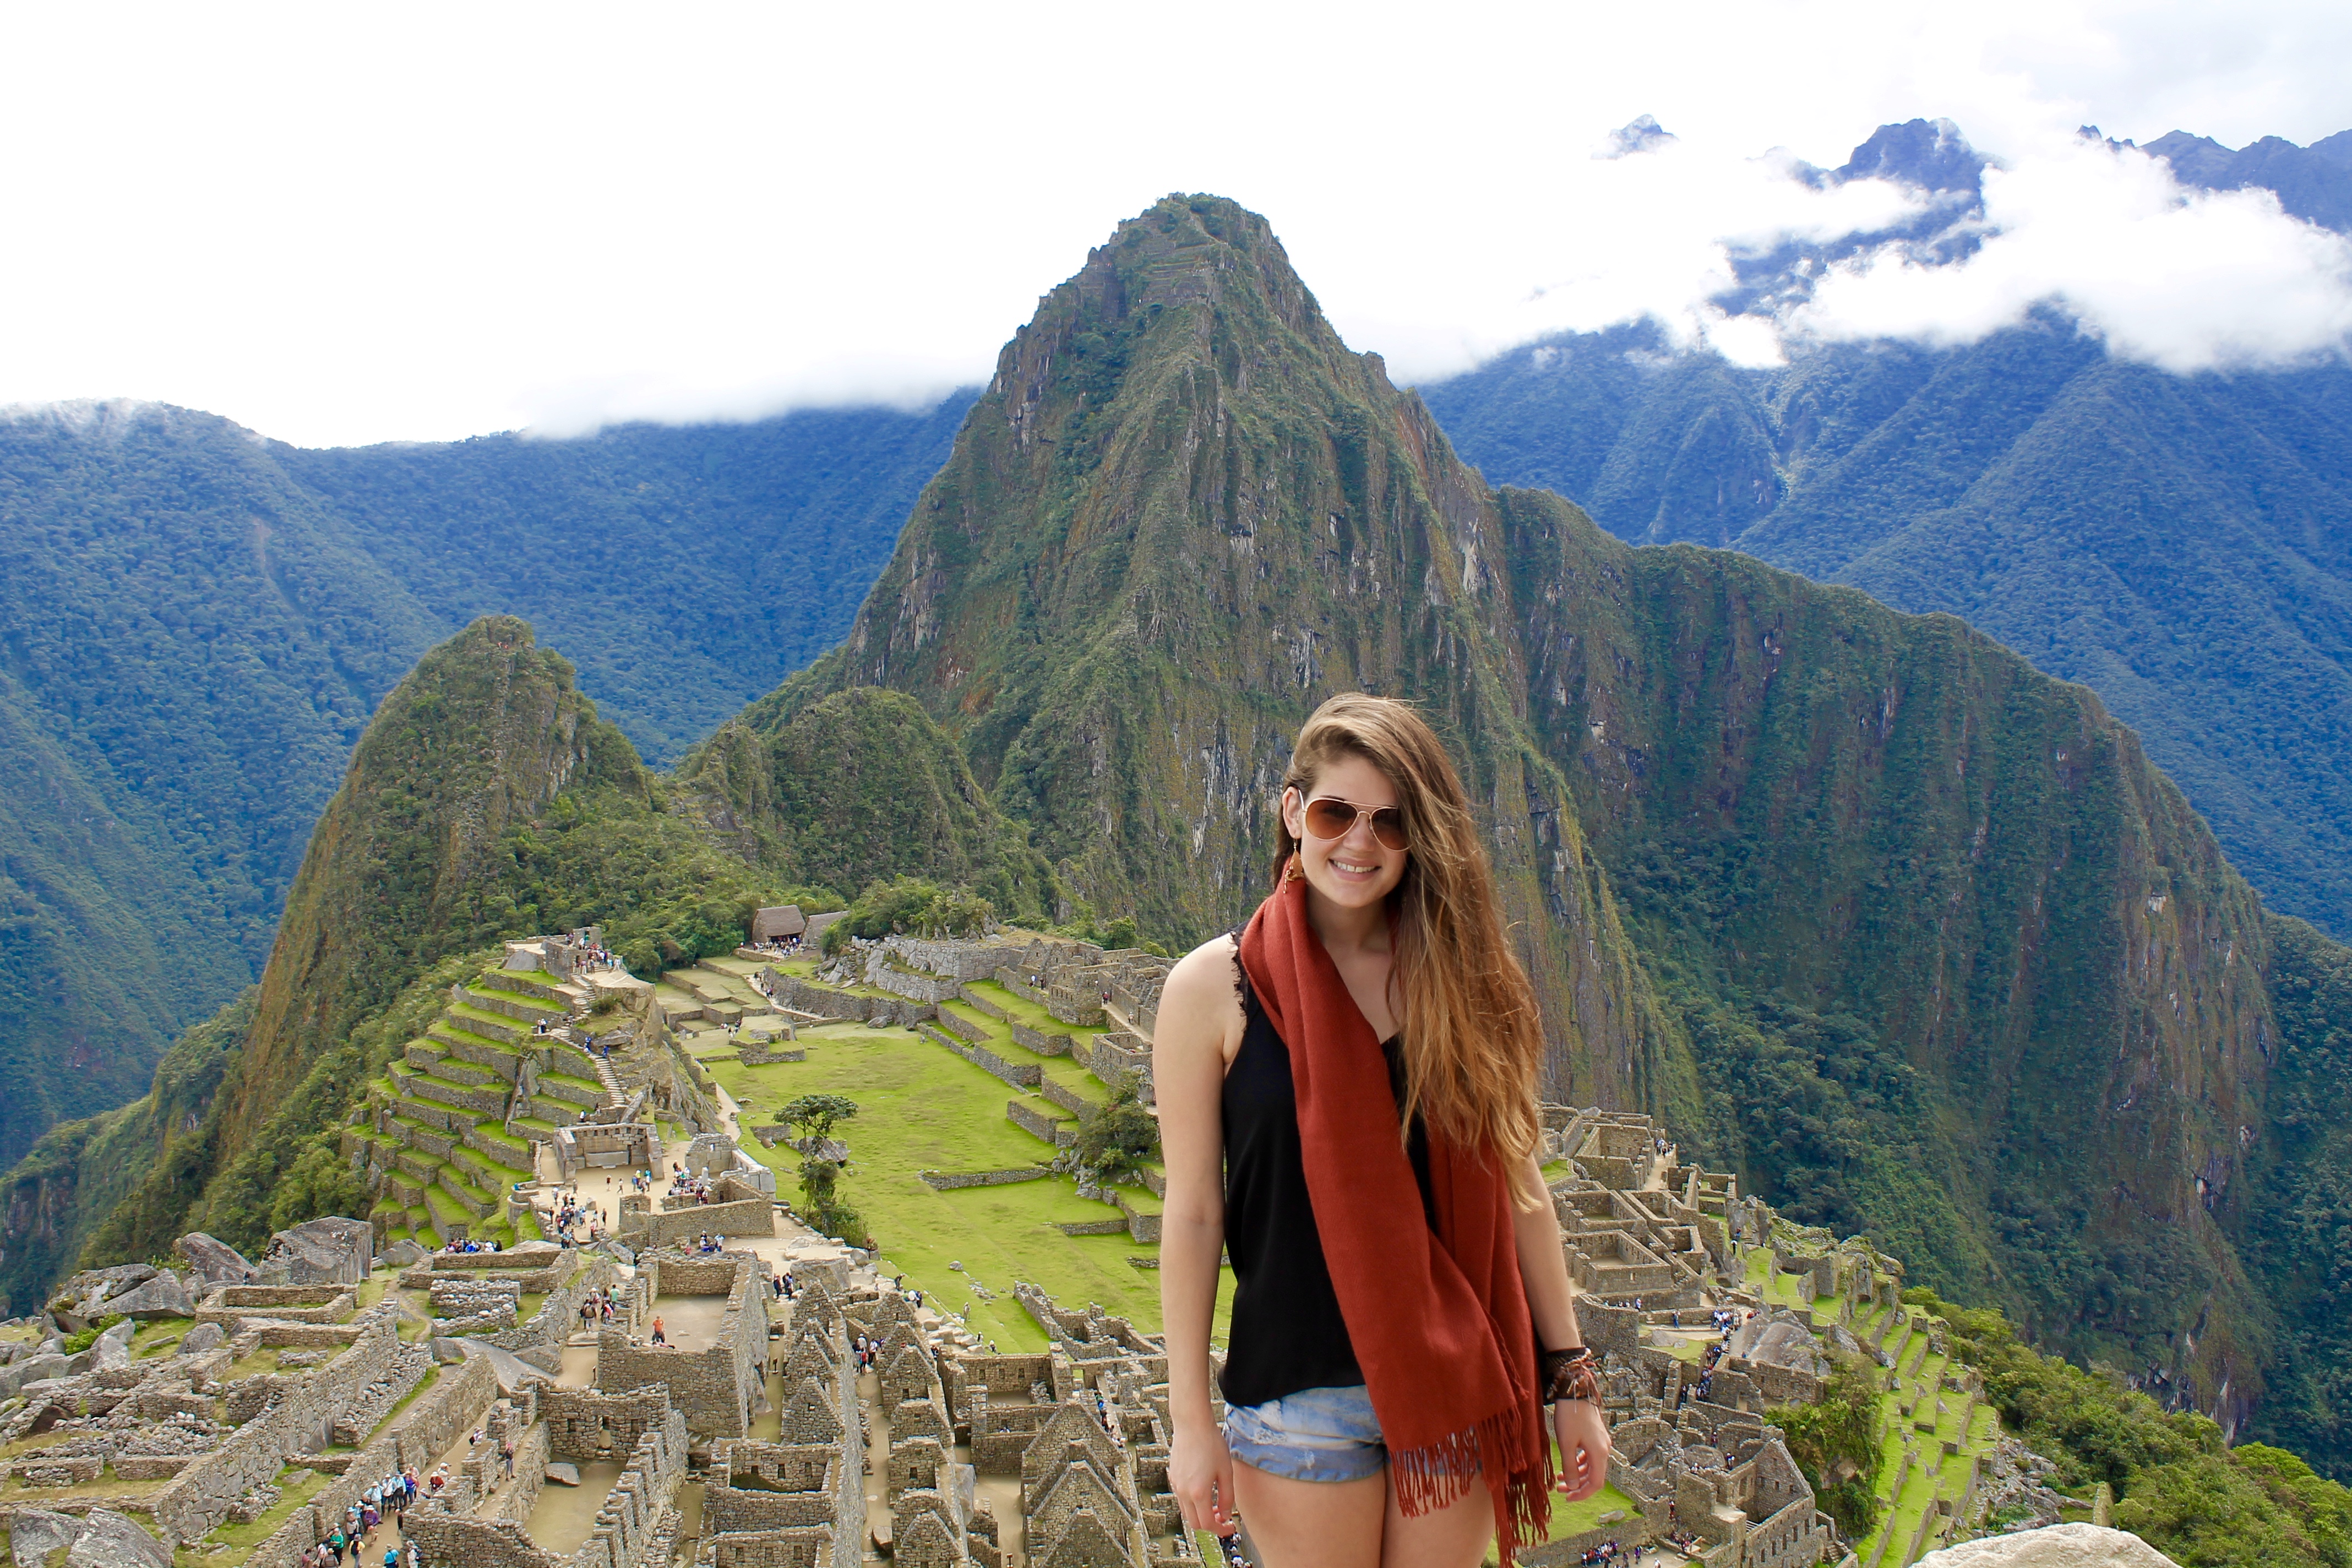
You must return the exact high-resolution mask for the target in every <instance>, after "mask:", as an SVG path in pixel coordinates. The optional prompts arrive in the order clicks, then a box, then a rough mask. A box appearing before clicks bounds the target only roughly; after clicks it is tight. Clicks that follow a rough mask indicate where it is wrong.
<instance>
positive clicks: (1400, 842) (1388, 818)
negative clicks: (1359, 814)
mask: <svg viewBox="0 0 2352 1568" xmlns="http://www.w3.org/2000/svg"><path fill="white" fill-rule="evenodd" d="M1372 837H1375V838H1377V839H1379V840H1380V841H1381V844H1383V845H1385V846H1386V847H1389V848H1391V849H1402V848H1403V847H1404V813H1402V812H1401V811H1399V810H1397V809H1396V807H1394V806H1388V807H1385V808H1383V809H1381V810H1380V811H1376V812H1374V813H1372Z"/></svg>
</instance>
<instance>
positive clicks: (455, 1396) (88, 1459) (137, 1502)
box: [0, 1220, 497, 1565]
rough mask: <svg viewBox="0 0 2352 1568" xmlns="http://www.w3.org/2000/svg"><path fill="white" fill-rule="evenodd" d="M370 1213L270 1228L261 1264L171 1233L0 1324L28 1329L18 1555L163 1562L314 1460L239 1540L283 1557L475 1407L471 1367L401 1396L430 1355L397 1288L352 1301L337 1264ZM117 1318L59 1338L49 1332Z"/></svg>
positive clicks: (465, 1420) (344, 1261)
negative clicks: (291, 1502)
mask: <svg viewBox="0 0 2352 1568" xmlns="http://www.w3.org/2000/svg"><path fill="white" fill-rule="evenodd" d="M367 1229H368V1227H367V1226H365V1225H364V1224H361V1223H358V1222H353V1221H349V1220H341V1221H326V1222H312V1224H310V1225H309V1226H296V1227H294V1229H293V1230H291V1231H282V1232H280V1233H278V1236H277V1237H274V1238H273V1241H272V1245H271V1247H270V1249H269V1253H268V1257H267V1258H265V1261H264V1266H263V1267H261V1268H256V1267H255V1266H254V1265H253V1264H251V1263H249V1262H247V1260H246V1259H245V1258H242V1257H241V1256H239V1255H238V1254H237V1253H236V1251H235V1250H234V1249H233V1248H230V1247H226V1246H225V1245H224V1244H222V1243H220V1242H218V1241H216V1240H215V1239H214V1238H212V1237H206V1236H202V1235H192V1236H189V1237H184V1238H182V1240H181V1242H180V1243H179V1245H178V1246H177V1247H176V1248H175V1249H174V1250H175V1252H176V1254H177V1256H178V1258H180V1259H181V1260H182V1262H183V1264H184V1267H183V1268H175V1269H158V1268H153V1267H152V1266H149V1265H144V1264H126V1265H122V1266H120V1267H117V1268H103V1269H92V1270H86V1271H84V1272H82V1273H80V1274H77V1275H75V1276H74V1277H72V1278H71V1279H68V1280H67V1281H66V1282H65V1284H64V1285H63V1286H61V1287H60V1288H59V1289H58V1291H57V1292H56V1293H55V1294H54V1295H53V1296H52V1298H51V1300H50V1302H49V1304H48V1309H47V1310H46V1311H45V1312H44V1313H43V1314H42V1316H41V1317H39V1318H37V1319H34V1320H19V1321H16V1322H15V1323H11V1324H9V1325H5V1327H6V1328H7V1329H8V1330H11V1331H20V1333H21V1331H24V1330H26V1329H30V1330H31V1331H32V1333H33V1334H34V1335H35V1336H38V1337H35V1338H24V1337H14V1338H8V1339H0V1358H5V1366H0V1391H5V1398H0V1433H5V1437H0V1442H4V1443H5V1444H7V1445H9V1446H10V1447H11V1450H12V1453H13V1458H11V1459H10V1460H9V1461H8V1462H7V1467H6V1469H7V1474H8V1475H9V1476H10V1477H11V1478H12V1479H15V1480H16V1481H17V1482H18V1483H19V1486H18V1488H16V1489H11V1495H10V1497H9V1499H8V1500H7V1501H6V1502H5V1503H0V1524H5V1526H6V1527H7V1528H8V1529H9V1530H10V1531H11V1533H12V1538H13V1539H14V1541H15V1542H16V1547H17V1550H18V1552H19V1553H20V1561H21V1560H26V1559H25V1558H24V1556H23V1555H22V1554H24V1553H26V1552H27V1551H28V1549H30V1550H31V1551H33V1552H34V1554H35V1555H36V1556H37V1555H38V1554H39V1551H40V1550H41V1549H40V1548H38V1547H37V1545H36V1544H35V1543H37V1542H45V1541H48V1542H53V1544H54V1545H55V1546H58V1547H65V1546H70V1547H72V1549H73V1551H74V1552H77V1553H79V1555H77V1556H75V1557H74V1558H73V1561H75V1562H89V1563H116V1562H121V1563H134V1562H143V1563H155V1564H158V1565H161V1564H167V1563H170V1562H171V1561H172V1555H173V1548H175V1547H178V1546H181V1545H184V1544H188V1543H196V1542H203V1541H204V1540H205V1537H206V1536H208V1535H209V1534H210V1533H211V1532H212V1531H215V1530H217V1529H219V1528H220V1527H222V1526H223V1525H229V1524H240V1523H247V1522H250V1521H253V1520H256V1519H257V1518H260V1517H263V1516H264V1515H265V1514H266V1513H268V1511H270V1510H272V1509H273V1508H274V1507H276V1506H278V1503H279V1500H280V1498H281V1497H282V1495H283V1493H284V1489H286V1487H287V1486H288V1485H289V1484H290V1483H291V1482H292V1480H293V1479H296V1478H298V1477H299V1478H302V1479H306V1480H310V1481H318V1480H320V1479H321V1478H323V1484H321V1485H318V1486H316V1488H315V1489H313V1490H312V1491H311V1492H310V1496H309V1498H308V1499H307V1500H305V1502H304V1503H303V1504H302V1505H300V1506H299V1507H296V1508H294V1509H292V1510H288V1511H289V1517H288V1518H287V1519H286V1520H285V1521H284V1524H283V1526H282V1527H281V1528H280V1529H279V1530H278V1531H275V1532H273V1534H272V1535H271V1536H270V1538H269V1539H268V1541H266V1542H263V1543H262V1544H261V1545H260V1546H259V1547H257V1548H256V1549H255V1550H254V1551H253V1552H252V1553H251V1554H250V1557H249V1559H248V1560H249V1561H253V1562H257V1563H271V1564H279V1565H283V1564H290V1563H292V1562H293V1561H294V1558H295V1555H296V1554H297V1553H298V1552H299V1551H300V1550H301V1549H302V1548H303V1547H307V1546H309V1545H310V1544H312V1543H313V1542H316V1541H318V1540H320V1539H321V1538H322V1537H323V1534H324V1529H325V1527H324V1526H323V1525H321V1524H320V1522H319V1521H320V1518H321V1517H322V1511H321V1510H324V1514H325V1515H326V1516H340V1514H341V1510H342V1508H343V1507H344V1505H345V1503H347V1502H348V1501H350V1500H352V1498H354V1497H356V1496H357V1495H358V1492H359V1490H360V1489H361V1488H362V1487H363V1486H364V1485H365V1483H366V1481H367V1480H368V1479H374V1478H376V1477H379V1476H382V1475H383V1474H385V1473H387V1471H389V1470H390V1469H394V1468H398V1466H399V1464H400V1463H401V1462H403V1457H404V1456H412V1457H415V1458H425V1456H426V1455H428V1454H437V1453H439V1452H441V1451H443V1450H445V1449H446V1447H448V1445H449V1444H450V1442H452V1441H453V1440H454V1439H455V1438H456V1436H457V1434H459V1433H461V1432H463V1431H465V1430H466V1429H467V1427H468V1426H469V1425H470V1424H471V1423H473V1422H475V1421H477V1420H478V1419H480V1418H481V1417H482V1416H483V1415H485V1414H486V1413H487V1412H488V1409H489V1408H490V1405H491V1403H492V1400H493V1398H494V1396H495V1394H496V1392H497V1390H496V1385H495V1383H494V1381H493V1380H492V1379H491V1378H490V1377H489V1375H488V1369H487V1367H485V1368H484V1369H483V1370H482V1371H481V1372H479V1373H476V1372H474V1371H473V1370H472V1369H471V1368H470V1367H468V1368H463V1369H459V1370H457V1371H456V1372H454V1373H450V1374H448V1375H445V1376H444V1377H442V1378H441V1379H440V1381H439V1382H438V1383H437V1384H436V1385H435V1386H434V1387H433V1388H432V1389H431V1390H430V1391H429V1392H428V1393H426V1394H423V1395H422V1396H420V1397H418V1398H416V1399H415V1400H414V1401H413V1402H411V1403H409V1404H408V1405H406V1407H405V1408H399V1407H400V1406H401V1405H402V1402H403V1401H404V1400H406V1399H408V1397H409V1395H410V1394H412V1393H414V1392H415V1390H416V1389H417V1387H418V1385H419V1384H421V1383H422V1382H423V1381H424V1380H425V1374H426V1373H427V1372H428V1371H429V1370H430V1369H431V1366H432V1355H431V1352H429V1351H428V1350H427V1349H426V1347H425V1346H424V1345H422V1344H418V1343H414V1342H407V1341H404V1340H403V1339H402V1337H401V1335H400V1333H399V1324H400V1321H401V1308H400V1306H399V1305H398V1304H397V1303H396V1302H390V1301H386V1302H379V1303H378V1304H376V1305H374V1306H373V1307H370V1308H366V1309H361V1308H360V1307H359V1306H358V1305H357V1301H356V1295H355V1290H354V1286H355V1285H356V1284H357V1281H354V1280H352V1279H349V1278H347V1277H346V1276H348V1275H349V1273H350V1271H351V1264H352V1258H353V1257H354V1255H355V1253H354V1248H355V1247H360V1246H363V1245H364V1243H363V1241H362V1239H361V1238H363V1237H365V1236H366V1235H367ZM272 1265H275V1266H276V1267H271V1266H272ZM362 1277H364V1276H362ZM273 1279H275V1280H276V1282H270V1281H272V1280H273ZM118 1318H119V1319H120V1321H115V1322H114V1323H113V1326H112V1327H110V1328H108V1329H106V1330H104V1331H101V1332H98V1333H97V1335H96V1337H95V1339H94V1340H93V1341H92V1342H90V1343H89V1346H88V1347H87V1348H86V1349H83V1350H81V1351H79V1352H74V1353H72V1354H67V1353H65V1352H64V1348H63V1343H62V1339H61V1336H62V1334H63V1333H66V1332H72V1331H77V1330H79V1331H85V1332H87V1331H91V1330H95V1329H97V1327H98V1325H99V1324H100V1323H102V1322H107V1321H112V1320H116V1319H118ZM396 1408H398V1409H399V1415H397V1417H394V1415H393V1413H394V1410H395V1409H396ZM379 1467H380V1468H379ZM53 1489H54V1490H53ZM60 1520H63V1521H65V1522H64V1523H63V1524H60V1523H59V1522H58V1521H60ZM60 1531H63V1532H64V1533H62V1534H61V1533H60ZM199 1549H201V1548H199Z"/></svg>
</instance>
